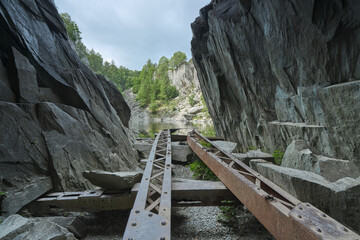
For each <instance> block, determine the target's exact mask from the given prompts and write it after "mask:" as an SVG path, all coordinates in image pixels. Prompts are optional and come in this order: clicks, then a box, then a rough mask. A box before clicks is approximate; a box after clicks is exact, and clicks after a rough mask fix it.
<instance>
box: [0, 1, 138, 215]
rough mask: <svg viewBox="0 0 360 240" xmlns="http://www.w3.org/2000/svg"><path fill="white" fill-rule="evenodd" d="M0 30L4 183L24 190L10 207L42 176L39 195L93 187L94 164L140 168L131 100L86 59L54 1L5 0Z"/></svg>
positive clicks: (0, 178)
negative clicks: (90, 178) (74, 44)
mask: <svg viewBox="0 0 360 240" xmlns="http://www.w3.org/2000/svg"><path fill="white" fill-rule="evenodd" d="M0 36H1V38H0V93H1V95H0V100H1V102H0V134H1V138H0V191H4V192H6V195H7V198H8V202H9V201H10V200H11V199H10V196H14V194H15V193H18V192H19V191H20V190H22V191H23V195H22V197H24V198H23V201H18V202H17V203H16V206H11V207H8V208H7V209H4V208H3V209H2V211H4V212H5V213H6V214H11V213H13V212H14V209H19V208H21V207H22V206H23V205H24V204H26V203H27V202H28V200H29V199H27V197H26V196H29V195H27V194H30V191H32V190H34V189H33V187H32V186H35V185H36V183H37V182H39V181H40V180H42V179H48V180H49V181H46V184H42V185H39V186H38V187H37V188H36V191H33V192H32V193H31V194H30V195H31V199H34V198H36V197H38V196H39V195H41V194H43V193H45V192H47V191H49V190H50V189H53V190H61V191H63V190H64V191H66V190H81V189H85V188H90V187H93V186H92V185H91V184H90V183H88V182H87V181H85V179H84V178H83V176H82V172H83V171H84V170H86V169H87V170H95V169H97V170H106V171H128V170H134V169H136V168H137V153H136V151H135V150H134V149H133V148H132V143H131V141H130V140H129V137H130V135H129V133H128V129H127V128H126V126H128V121H129V118H130V110H129V107H128V106H127V104H126V103H125V101H124V99H123V98H122V95H121V93H120V92H119V91H118V90H117V89H116V88H115V87H114V86H113V85H111V84H110V83H109V82H107V80H106V79H104V78H103V77H102V76H99V75H96V74H94V73H93V72H92V71H91V70H90V69H89V68H88V67H86V66H85V65H84V64H83V63H82V62H81V61H80V59H79V57H78V56H77V54H76V53H75V51H74V50H73V49H72V48H71V46H70V43H69V40H68V37H67V33H66V29H65V27H64V24H63V22H62V20H61V18H60V16H59V14H58V13H57V10H56V7H55V5H54V3H53V1H47V0H35V1H25V0H15V1H10V0H5V1H1V2H0ZM7 198H5V199H4V201H5V202H6V201H7V200H6V199H7ZM19 199H20V198H19ZM5 206H9V205H8V204H5ZM2 207H4V205H2Z"/></svg>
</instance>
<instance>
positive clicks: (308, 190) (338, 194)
mask: <svg viewBox="0 0 360 240" xmlns="http://www.w3.org/2000/svg"><path fill="white" fill-rule="evenodd" d="M256 168H257V171H258V172H259V173H260V174H261V175H263V176H264V177H266V178H268V179H269V180H270V181H272V182H274V183H275V184H277V185H278V186H280V187H281V188H282V189H284V190H286V191H287V192H289V193H290V194H291V195H293V196H295V197H296V198H298V199H300V200H301V201H303V202H309V203H311V204H313V205H314V206H316V207H317V208H319V209H321V210H322V211H324V212H326V213H327V214H329V215H330V216H331V217H333V218H335V219H336V220H338V221H340V222H341V223H343V224H344V225H347V226H349V227H352V228H353V229H355V231H360V225H359V222H360V209H359V206H360V177H358V178H356V179H354V178H349V177H345V178H341V179H339V180H337V181H335V182H330V181H328V180H327V179H325V178H324V177H322V176H320V175H318V174H316V173H313V172H308V171H302V170H298V169H292V168H286V167H281V166H276V165H273V164H267V163H258V164H256Z"/></svg>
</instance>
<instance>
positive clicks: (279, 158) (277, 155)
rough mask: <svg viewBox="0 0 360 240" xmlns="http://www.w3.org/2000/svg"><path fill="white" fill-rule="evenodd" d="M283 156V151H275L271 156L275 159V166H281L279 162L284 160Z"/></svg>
mask: <svg viewBox="0 0 360 240" xmlns="http://www.w3.org/2000/svg"><path fill="white" fill-rule="evenodd" d="M284 154H285V153H284V152H283V151H281V150H280V149H279V150H275V151H274V153H273V154H272V155H273V156H274V158H275V163H276V164H277V165H281V162H282V160H283V158H284Z"/></svg>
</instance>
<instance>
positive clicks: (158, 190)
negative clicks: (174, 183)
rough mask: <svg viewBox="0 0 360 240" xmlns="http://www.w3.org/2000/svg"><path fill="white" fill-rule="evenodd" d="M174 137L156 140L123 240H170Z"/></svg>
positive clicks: (166, 134)
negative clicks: (172, 144)
mask: <svg viewBox="0 0 360 240" xmlns="http://www.w3.org/2000/svg"><path fill="white" fill-rule="evenodd" d="M170 218H171V134H170V130H163V131H161V132H160V133H159V134H158V135H157V137H156V138H155V141H154V144H153V147H152V149H151V152H150V155H149V158H148V161H147V164H146V168H145V171H144V175H143V177H142V180H141V183H140V188H139V191H138V194H137V196H136V199H135V203H134V206H133V209H132V210H131V213H130V216H129V220H128V223H127V226H126V230H125V234H124V238H123V239H128V240H135V239H149V240H151V239H161V240H168V239H170Z"/></svg>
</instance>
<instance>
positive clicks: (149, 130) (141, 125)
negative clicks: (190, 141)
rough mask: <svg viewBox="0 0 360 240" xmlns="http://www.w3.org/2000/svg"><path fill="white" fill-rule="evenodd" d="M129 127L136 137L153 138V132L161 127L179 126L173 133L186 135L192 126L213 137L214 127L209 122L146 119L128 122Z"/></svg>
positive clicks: (158, 130)
mask: <svg viewBox="0 0 360 240" xmlns="http://www.w3.org/2000/svg"><path fill="white" fill-rule="evenodd" d="M130 128H131V129H132V130H134V131H135V132H137V137H139V138H154V137H155V133H158V132H160V130H162V129H169V128H179V130H178V131H176V132H175V134H184V135H186V134H187V133H188V132H189V131H191V130H193V129H194V128H196V129H198V130H199V131H200V132H201V133H202V134H204V135H205V136H208V137H215V136H216V134H215V129H214V125H213V124H210V123H205V122H202V123H191V122H184V121H166V122H161V121H155V120H153V119H152V120H151V121H147V122H137V123H130Z"/></svg>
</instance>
